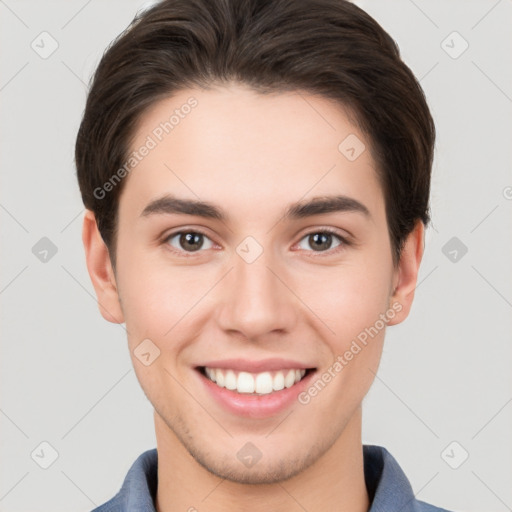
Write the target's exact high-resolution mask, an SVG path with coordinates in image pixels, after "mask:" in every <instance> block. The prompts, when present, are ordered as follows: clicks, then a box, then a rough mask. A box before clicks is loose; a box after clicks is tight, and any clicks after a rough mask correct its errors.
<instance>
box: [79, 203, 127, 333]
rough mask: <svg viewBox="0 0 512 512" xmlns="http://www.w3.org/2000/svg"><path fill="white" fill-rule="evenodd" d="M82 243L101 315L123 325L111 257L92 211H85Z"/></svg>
mask: <svg viewBox="0 0 512 512" xmlns="http://www.w3.org/2000/svg"><path fill="white" fill-rule="evenodd" d="M82 242H83V244H84V249H85V259H86V262H87V270H88V271H89V276H90V277H91V281H92V284H93V286H94V290H95V291H96V297H97V299H98V308H99V310H100V313H101V314H102V316H103V318H104V319H105V320H107V321H109V322H112V323H116V324H120V323H123V322H124V315H123V312H122V309H121V303H120V301H119V295H118V293H117V284H116V279H115V275H114V270H113V268H112V264H111V261H110V255H109V252H108V249H107V246H106V245H105V242H104V241H103V238H102V237H101V235H100V232H99V230H98V226H97V224H96V218H95V216H94V213H93V212H92V211H91V210H86V211H85V216H84V224H83V227H82Z"/></svg>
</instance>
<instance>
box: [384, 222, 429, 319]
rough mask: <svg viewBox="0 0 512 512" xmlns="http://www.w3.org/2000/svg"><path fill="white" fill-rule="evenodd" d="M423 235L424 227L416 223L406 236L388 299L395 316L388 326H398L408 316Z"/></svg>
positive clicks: (421, 253)
mask: <svg viewBox="0 0 512 512" xmlns="http://www.w3.org/2000/svg"><path fill="white" fill-rule="evenodd" d="M424 235H425V226H424V225H423V222H421V221H418V222H417V223H416V225H415V227H414V229H413V231H412V232H411V233H410V234H409V235H408V236H407V239H406V241H405V244H404V246H403V249H402V253H401V255H400V261H399V263H398V268H397V269H396V271H395V275H394V278H393V284H394V288H393V289H394V291H393V294H392V296H391V297H390V304H391V305H393V309H394V310H395V311H396V312H397V314H396V315H395V316H394V317H393V319H390V320H389V321H388V325H395V324H399V323H401V322H403V321H404V320H405V319H406V318H407V316H408V315H409V311H410V310H411V306H412V301H413V299H414V291H415V290H416V283H417V281H418V272H419V268H420V263H421V258H422V257H423V251H424V248H425V241H424Z"/></svg>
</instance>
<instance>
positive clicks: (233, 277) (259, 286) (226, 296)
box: [218, 252, 300, 341]
mask: <svg viewBox="0 0 512 512" xmlns="http://www.w3.org/2000/svg"><path fill="white" fill-rule="evenodd" d="M286 277H287V276H286V272H285V271H284V270H283V269H282V268H281V267H280V266H279V265H277V263H276V261H275V260H272V258H271V257H270V256H268V255H267V253H266V252H263V254H262V255H261V256H260V257H259V258H258V259H257V260H256V261H254V262H252V263H247V262H246V261H244V260H243V259H242V258H240V257H239V256H238V255H234V268H233V270H232V271H231V272H230V273H229V274H228V275H227V276H226V278H225V280H224V281H225V283H224V290H223V300H222V303H221V306H220V311H219V312H218V322H219V326H220V328H221V329H223V330H224V331H225V332H231V333H233V332H237V333H239V334H240V335H242V336H243V337H244V338H246V339H248V340H252V341H258V340H261V339H263V338H265V337H267V336H268V335H269V334H271V333H273V334H276V333H281V334H282V333H284V332H288V333H289V332H291V331H292V330H293V328H294V326H295V323H296V321H297V316H298V314H299V308H300V301H299V300H298V298H297V297H296V296H295V295H294V293H293V291H292V290H291V289H290V288H289V287H288V285H287V278H286ZM288 280H289V279H288Z"/></svg>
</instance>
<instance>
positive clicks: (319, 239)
mask: <svg viewBox="0 0 512 512" xmlns="http://www.w3.org/2000/svg"><path fill="white" fill-rule="evenodd" d="M303 240H305V241H306V245H308V246H309V247H310V248H312V249H313V252H327V251H329V250H330V249H333V248H336V247H339V246H341V245H344V244H345V240H344V239H343V237H341V236H340V235H338V234H336V233H332V232H331V231H325V230H324V231H312V232H311V233H309V234H307V235H306V236H305V237H304V238H302V240H301V243H302V241H303ZM336 240H338V243H337V244H336V245H334V246H333V242H335V241H336ZM299 247H300V248H301V249H305V250H309V249H308V248H307V247H304V246H301V245H300V244H299Z"/></svg>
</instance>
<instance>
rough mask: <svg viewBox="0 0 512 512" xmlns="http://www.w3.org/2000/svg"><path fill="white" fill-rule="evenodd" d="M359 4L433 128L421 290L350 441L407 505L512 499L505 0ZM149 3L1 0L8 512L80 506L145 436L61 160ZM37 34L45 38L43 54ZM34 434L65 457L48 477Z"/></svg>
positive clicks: (102, 493) (95, 499) (105, 487)
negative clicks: (101, 307)
mask: <svg viewBox="0 0 512 512" xmlns="http://www.w3.org/2000/svg"><path fill="white" fill-rule="evenodd" d="M146 4H147V2H146ZM357 4H358V5H360V6H361V7H363V8H364V9H365V10H367V11H368V12H369V13H370V14H371V15H372V16H374V17H375V18H376V19H377V21H378V22H379V23H381V25H382V26H383V27H384V28H385V29H386V30H387V31H388V32H389V33H390V34H391V35H392V37H393V38H394V39H395V40H396V41H397V42H398V44H399V46H400V48H401V51H402V55H403V58H404V60H405V61H406V62H407V64H408V65H409V66H410V67H411V68H412V70H413V71H414V72H415V74H416V75H417V76H418V78H420V79H421V84H422V86H423V87H424V90H425V92H426V95H427V98H428V101H429V104H430V106H431V109H432V113H433V116H434V118H435V120H436V125H437V130H438V141H437V147H436V157H435V165H434V174H433V183H432V210H433V227H432V228H430V229H429V231H428V233H427V248H426V254H425V258H424V261H423V265H422V272H421V277H420V284H419V287H418V289H417V296H416V301H415V304H414V307H413V311H412V313H411V316H410V318H409V319H408V321H407V322H406V323H405V324H402V325H400V326H397V327H393V328H391V329H389V330H388V333H387V340H386V344H385V349H384V355H383V359H382V363H381V367H380V370H379V373H378V376H377V378H376V380H375V383H374V385H373V387H372V389H371V390H370V392H369V394H368V396H367V398H366V399H365V402H364V404H365V405H364V427H363V441H364V442H365V443H373V444H379V445H383V446H385V447H387V448H388V450H389V451H390V452H391V453H392V454H393V455H394V456H395V458H396V459H397V460H398V461H399V463H400V464H401V465H402V467H403V469H404V471H405V472H406V474H407V475H408V477H409V479H410V481H411V484H412V487H413V490H414V492H415V493H416V495H417V497H418V498H419V499H422V500H425V501H430V502H432V503H434V504H437V505H440V506H444V507H446V508H448V509H453V510H457V511H462V510H464V511H480V510H486V511H505V510H512V508H511V507H512V487H511V485H510V482H512V467H511V466H512V463H511V461H512V453H511V452H512V436H511V435H510V433H511V432H512V428H511V427H512V403H511V402H512V386H511V380H512V377H511V371H510V362H511V352H512V348H511V343H510V339H511V323H510V313H511V308H512V283H511V268H510V261H511V252H512V251H511V248H512V247H511V245H512V244H511V236H510V233H511V223H512V215H511V210H512V200H511V199H512V175H511V173H510V163H511V161H512V158H511V140H512V139H511V125H512V116H511V110H512V108H511V107H512V67H511V65H510V54H511V50H510V49H511V39H512V35H511V34H512V31H511V30H510V20H511V14H512V1H511V0H500V1H496V0H492V1H484V0H480V1H467V0H464V1H462V0H458V1H450V2H446V1H442V0H437V1H428V2H427V1H426V0H423V1H420V0H415V1H412V0H400V1H398V0H396V1H382V0H381V1H377V0H372V1H366V0H365V1H363V0H362V1H359V2H357ZM142 5H143V3H142V2H141V1H140V0H131V1H122V2H121V1H112V0H111V1H102V2H100V0H89V1H86V0H72V1H69V0H68V1H63V0H61V1H55V0H54V1H45V2H41V1H35V0H26V1H25V0H19V1H15V0H5V1H0V20H1V21H0V24H1V25H0V38H1V40H0V44H1V47H2V54H1V60H0V73H1V75H0V101H1V104H0V105H1V106H0V108H1V119H2V123H1V133H0V143H1V183H0V185H1V187H0V190H1V196H0V222H1V227H2V229H1V242H2V261H1V273H0V302H1V317H2V318H1V325H2V347H1V359H0V364H1V371H0V375H1V390H2V395H1V409H0V413H1V414H0V423H1V425H0V426H1V432H2V437H1V454H0V457H1V460H2V466H1V480H0V509H1V510H3V511H12V512H14V511H28V510H31V511H50V510H51V511H53V512H59V511H70V510H78V511H87V510H90V509H92V508H93V507H94V505H97V504H100V503H103V502H104V501H106V500H107V499H109V498H110V497H112V496H113V495H114V493H115V492H117V490H118V489H119V487H120V486H121V483H122V480H123V478H124V476H125V474H126V472H127V470H128V468H129V467H130V465H131V464H132V463H133V461H134V460H135V458H136V457H137V456H138V455H139V454H140V453H142V451H144V450H146V449H149V448H152V447H154V446H155V437H154V432H153V417H152V409H151V406H150V404H149V402H148V401H147V400H146V398H145V396H144V394H143V392H142V391H141V389H140V387H139V384H138V382H137V380H136V377H135V374H134V372H133V370H132V366H131V361H130V358H129V354H128V351H127V346H126V338H125V331H124V328H123V326H118V325H112V324H109V323H107V322H105V321H104V320H103V318H102V317H101V316H100V314H99V312H98V309H97V306H96V302H95V297H94V291H93V288H92V286H91V283H90V280H89V276H88V274H87V271H86V266H85V259H84V255H83V249H82V243H81V219H82V216H83V208H82V203H81V200H80V196H79V193H78V187H77V183H76V179H75V170H74V165H73V145H74V140H75V136H76V131H77V128H78V125H79V121H80V116H81V113H82V110H83V107H84V103H85V97H86V83H87V82H88V80H89V77H90V75H91V73H92V71H93V69H94V68H95V66H96V65H97V63H98V61H99V58H100V56H101V54H102V52H103V50H104V49H105V47H106V46H107V44H108V43H109V42H110V41H111V40H112V39H113V38H114V37H115V36H116V35H117V34H118V33H119V32H120V31H121V30H122V29H124V27H125V26H126V25H127V24H128V23H129V22H130V21H131V19H132V17H133V15H134V14H135V12H136V10H137V9H139V8H141V6H142ZM43 31H46V32H48V33H49V34H51V38H53V39H54V40H55V41H56V42H57V43H58V48H57V49H56V51H55V52H54V53H53V54H52V55H50V56H47V58H42V57H41V56H40V53H41V52H43V51H46V52H48V51H49V50H50V49H51V45H52V44H55V43H52V40H51V39H50V38H49V36H40V34H41V32H43ZM454 31H456V32H458V33H459V34H460V37H459V36H457V35H453V34H452V33H453V32H454ZM41 38H46V39H43V40H42V39H41ZM33 41H34V46H36V48H37V49H38V51H39V53H37V52H36V51H35V50H34V49H33V48H32V47H31V44H32V42H33ZM443 41H444V43H443ZM464 41H467V43H468V44H469V47H468V48H467V50H466V51H465V52H464V53H462V54H460V55H459V53H460V52H461V50H462V49H464V46H465V43H464ZM37 45H38V46H37ZM45 56H46V55H45ZM455 57H456V58H455ZM43 237H47V238H48V239H50V240H51V242H52V243H53V244H54V245H55V246H56V248H57V253H56V254H55V255H53V256H52V253H51V251H50V252H49V253H48V254H47V255H46V261H41V260H40V258H43V259H44V257H43V256H44V252H41V251H42V250H43V249H44V247H45V245H44V244H47V243H48V242H47V241H46V242H45V241H43V242H39V241H40V239H41V238H43ZM453 237H456V238H457V239H456V240H454V241H453V240H452V241H451V242H450V244H449V245H448V246H446V244H447V243H448V242H449V241H450V240H451V239H452V238H453ZM38 242H39V244H42V245H36V244H37V243H38ZM462 244H464V246H465V247H466V248H467V253H466V254H464V255H463V245H462ZM34 246H36V249H34V252H35V253H36V254H34V253H33V247H34ZM443 248H444V252H443ZM454 250H455V251H456V253H454V252H453V251H454ZM445 253H446V254H445ZM455 256H457V259H456V260H455V261H452V260H453V259H454V257H455ZM454 441H455V442H456V444H451V443H452V442H454ZM42 442H47V443H49V444H50V445H51V446H52V447H53V449H54V450H56V452H58V458H57V459H56V460H55V462H54V463H53V464H52V465H51V466H50V467H48V468H47V469H43V468H42V467H40V465H41V464H42V465H45V464H49V463H50V462H52V449H51V448H49V447H48V446H47V445H42V446H41V445H40V443H42ZM449 445H450V446H449ZM447 447H448V449H446V448H447ZM466 452H467V453H468V454H469V458H468V459H467V460H466V461H464V462H463V463H462V464H461V462H462V461H463V459H464V457H465V453H466ZM31 454H32V455H31ZM450 465H451V466H454V467H455V466H459V467H458V468H457V469H454V468H453V467H451V466H450ZM203 509H204V510H206V509H207V501H206V502H204V507H203ZM203 509H202V510H203Z"/></svg>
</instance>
